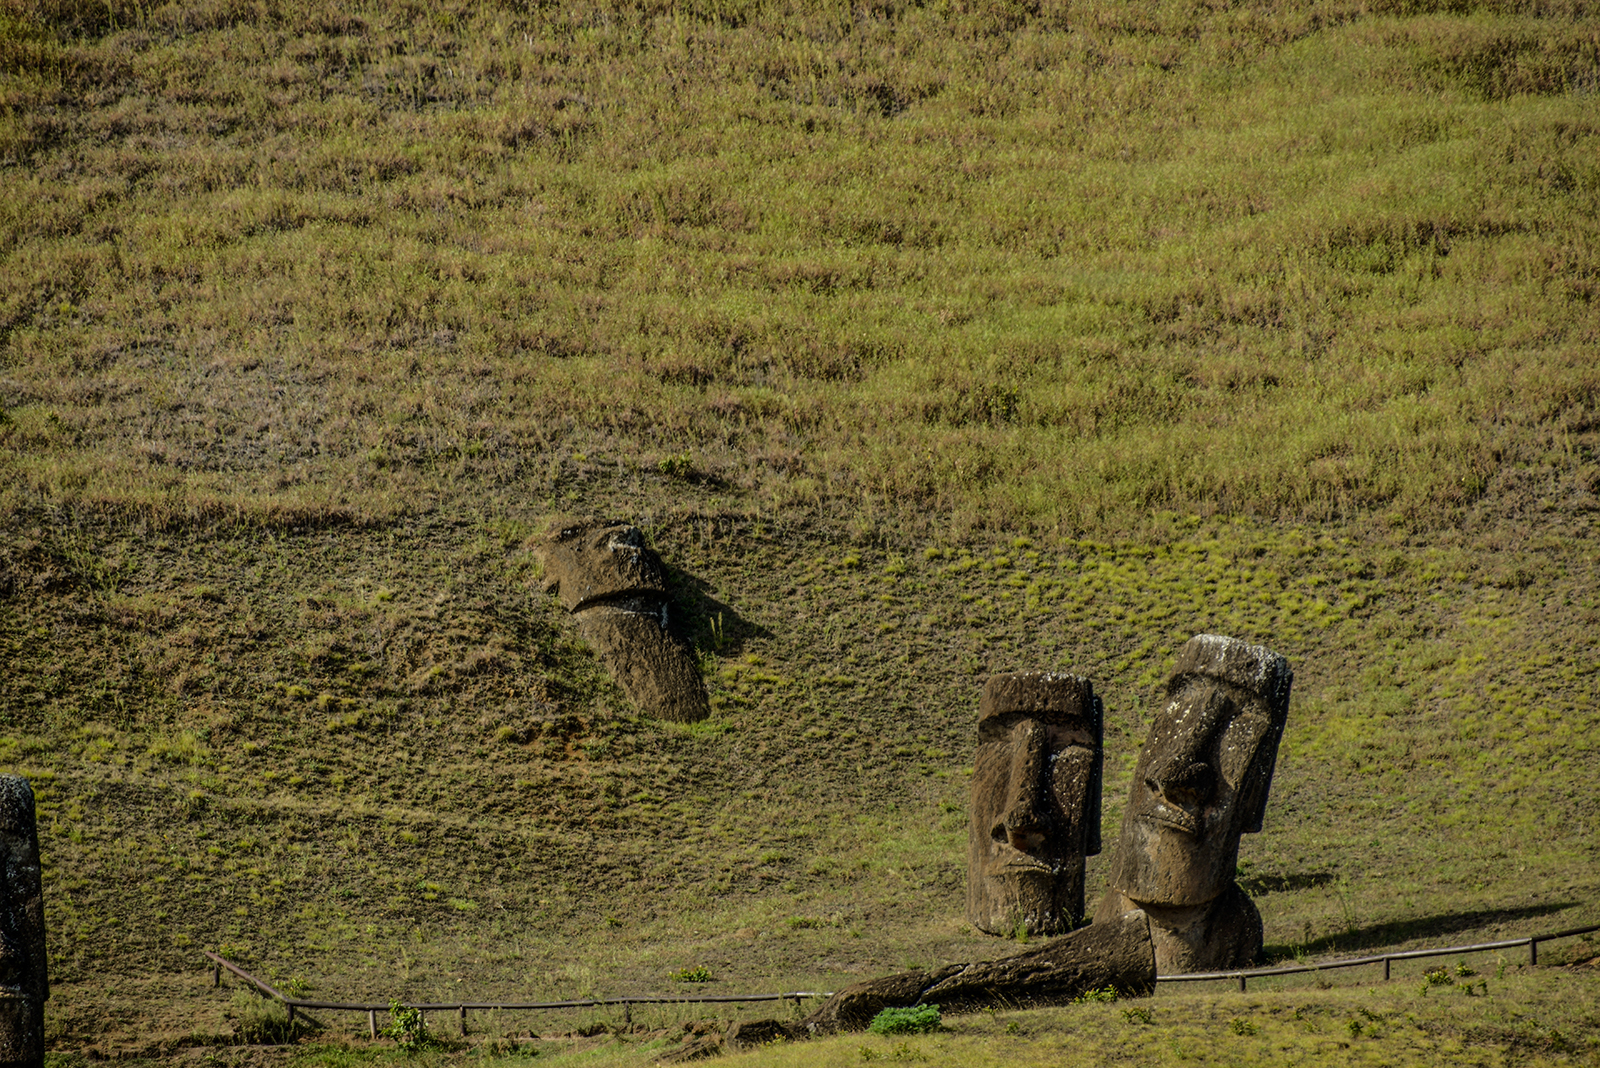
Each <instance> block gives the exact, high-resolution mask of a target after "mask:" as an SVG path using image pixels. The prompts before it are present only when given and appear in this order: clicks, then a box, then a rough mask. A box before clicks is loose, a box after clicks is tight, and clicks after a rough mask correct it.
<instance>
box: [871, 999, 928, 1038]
mask: <svg viewBox="0 0 1600 1068" xmlns="http://www.w3.org/2000/svg"><path fill="white" fill-rule="evenodd" d="M943 1027H944V1023H943V1021H941V1020H940V1018H939V1006H937V1005H912V1006H910V1007H909V1008H903V1009H896V1008H888V1009H884V1010H883V1011H882V1012H880V1013H878V1015H876V1016H874V1017H873V1018H872V1022H871V1023H870V1024H868V1025H867V1030H868V1031H871V1032H872V1033H873V1034H875V1035H922V1034H928V1033H929V1032H932V1031H938V1030H941V1029H943Z"/></svg>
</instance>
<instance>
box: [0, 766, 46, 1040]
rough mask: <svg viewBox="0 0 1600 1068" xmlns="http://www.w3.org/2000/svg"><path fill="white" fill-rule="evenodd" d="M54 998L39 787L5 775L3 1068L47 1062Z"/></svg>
mask: <svg viewBox="0 0 1600 1068" xmlns="http://www.w3.org/2000/svg"><path fill="white" fill-rule="evenodd" d="M49 996H50V983H49V976H48V973H47V970H46V960H45V949H44V892H43V885H42V883H41V881H40V877H39V830H38V824H37V822H36V820H35V817H34V810H33V788H32V787H30V786H29V785H28V780H27V779H24V778H23V777H22V776H20V775H0V1065H13V1064H16V1065H42V1064H43V1063H44V1002H45V999H46V998H47V997H49Z"/></svg>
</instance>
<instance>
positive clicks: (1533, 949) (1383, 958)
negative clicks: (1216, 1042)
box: [1156, 923, 1600, 991]
mask: <svg viewBox="0 0 1600 1068" xmlns="http://www.w3.org/2000/svg"><path fill="white" fill-rule="evenodd" d="M1593 931H1600V923H1596V924H1591V925H1590V926H1588V927H1573V928H1570V929H1568V930H1565V931H1552V932H1551V933H1549V934H1541V935H1532V936H1531V937H1528V938H1511V939H1507V940H1506V941H1504V942H1475V943H1473V944H1471V945H1466V946H1445V947H1443V948H1441V949H1408V950H1404V951H1401V952H1398V953H1379V954H1376V955H1374V956H1370V957H1346V958H1345V959H1343V960H1328V961H1320V962H1318V963H1315V964H1285V965H1280V966H1278V967H1273V968H1247V969H1240V970H1235V971H1226V972H1189V973H1187V974H1184V975H1158V976H1156V982H1158V983H1203V982H1208V981H1212V980H1217V979H1235V980H1237V981H1238V983H1239V989H1240V990H1241V991H1242V990H1244V989H1245V983H1246V981H1247V980H1250V979H1256V978H1264V977H1266V976H1269V975H1294V974H1296V973H1298V972H1325V971H1332V970H1334V969H1336V968H1359V967H1361V966H1362V965H1364V964H1382V965H1383V977H1384V978H1385V979H1388V978H1389V964H1390V962H1391V961H1397V960H1417V959H1419V958H1422V957H1448V956H1454V955H1456V954H1458V953H1480V952H1483V951H1484V950H1490V949H1515V948H1517V947H1518V946H1527V947H1528V963H1529V964H1538V963H1539V943H1540V942H1553V941H1555V940H1556V939H1558V938H1574V937H1576V936H1578V935H1584V934H1589V933H1591V932H1593Z"/></svg>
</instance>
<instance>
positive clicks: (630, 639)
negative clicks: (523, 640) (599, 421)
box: [538, 519, 711, 723]
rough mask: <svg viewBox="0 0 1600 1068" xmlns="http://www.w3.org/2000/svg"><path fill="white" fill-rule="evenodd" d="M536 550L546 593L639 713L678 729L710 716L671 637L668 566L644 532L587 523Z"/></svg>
mask: <svg viewBox="0 0 1600 1068" xmlns="http://www.w3.org/2000/svg"><path fill="white" fill-rule="evenodd" d="M538 552H539V555H540V556H541V558H542V559H543V561H544V590H545V592H546V593H552V594H555V596H556V598H557V599H558V600H559V601H560V602H561V605H562V607H564V608H566V610H567V611H568V612H571V613H572V615H573V618H574V619H575V620H576V621H577V624H578V633H579V634H581V635H582V636H583V639H584V640H585V641H587V642H588V643H589V644H590V645H592V646H593V647H594V649H595V651H596V652H597V653H598V654H599V655H600V659H601V660H602V661H604V662H605V664H606V666H607V667H608V668H609V669H610V671H611V674H612V677H613V678H615V679H616V680H617V682H618V683H619V684H620V685H621V686H622V689H623V690H624V691H625V692H626V693H627V694H628V697H629V698H630V699H632V701H633V703H634V704H636V705H637V706H638V707H639V710H640V711H641V712H643V713H645V714H646V715H649V716H656V717H658V718H660V719H667V720H673V721H676V722H680V723H693V722H695V721H697V720H702V719H705V718H706V717H707V716H708V715H710V714H711V704H710V699H709V697H708V696H707V695H706V687H705V681H704V680H703V679H702V678H701V677H700V665H699V663H698V661H696V659H695V657H694V655H693V653H692V652H691V651H690V650H689V648H688V647H687V646H686V645H684V643H683V642H682V641H680V640H679V639H678V638H676V637H675V636H674V635H673V633H672V628H671V621H670V620H669V619H668V613H667V604H668V590H667V569H666V565H665V564H663V563H662V561H661V557H660V556H658V555H657V554H656V552H655V550H653V549H651V548H650V546H649V544H648V543H647V542H646V541H645V536H644V532H643V531H641V530H640V529H639V528H638V527H636V526H633V525H632V524H629V523H623V522H619V521H616V520H605V519H601V520H585V521H580V522H577V523H572V524H568V525H566V526H563V527H562V528H560V529H559V530H557V531H556V532H555V533H554V534H552V535H551V536H550V537H549V538H548V539H546V540H545V541H544V543H543V544H542V545H540V546H539V547H538Z"/></svg>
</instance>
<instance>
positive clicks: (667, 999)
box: [202, 923, 1600, 1038]
mask: <svg viewBox="0 0 1600 1068" xmlns="http://www.w3.org/2000/svg"><path fill="white" fill-rule="evenodd" d="M1595 931H1600V923H1597V924H1591V925H1589V926H1587V927H1572V928H1568V929H1567V930H1563V931H1552V932H1550V933H1549V934H1540V935H1532V936H1530V937H1527V938H1512V939H1507V940H1505V941H1501V942H1474V943H1472V944H1470V945H1463V946H1444V947H1441V948H1439V949H1409V950H1402V951H1398V952H1394V953H1379V954H1375V955H1372V956H1367V957H1347V958H1344V959H1341V960H1330V961H1320V962H1318V963H1314V964H1288V965H1280V966H1277V967H1272V968H1246V969H1237V970H1233V971H1223V972H1189V973H1186V974H1183V975H1158V976H1156V982H1157V983H1203V982H1210V981H1216V980H1224V979H1226V980H1234V981H1236V982H1237V983H1238V984H1239V989H1240V990H1241V991H1243V990H1244V989H1245V986H1246V983H1247V982H1248V980H1250V979H1257V978H1266V977H1268V976H1274V975H1295V974H1298V973H1304V972H1320V971H1332V970H1335V969H1339V968H1359V967H1361V966H1363V965H1369V964H1382V965H1383V977H1384V979H1388V978H1389V975H1390V970H1389V968H1390V964H1391V962H1393V961H1397V960H1418V959H1421V958H1424V957H1448V956H1455V955H1458V954H1462V953H1481V952H1484V951H1488V950H1495V949H1515V948H1518V947H1521V946H1527V947H1528V963H1529V964H1538V963H1539V943H1541V942H1553V941H1555V940H1556V939H1559V938H1575V937H1577V936H1578V935H1585V934H1590V933H1593V932H1595ZM202 952H203V953H205V955H206V957H207V958H209V959H210V960H211V962H212V965H213V971H212V980H211V985H212V986H220V985H221V984H222V973H223V972H224V971H227V972H229V973H231V974H233V975H236V976H238V977H239V978H240V979H242V980H244V981H245V982H246V983H249V984H250V985H251V986H252V987H253V988H254V989H255V992H256V993H258V994H260V995H261V996H262V997H265V998H271V999H273V1000H275V1001H278V1002H280V1003H282V1004H283V1006H284V1008H285V1010H286V1011H287V1012H288V1016H289V1022H290V1023H293V1022H294V1020H295V1017H296V1014H297V1013H300V1014H304V1013H305V1011H306V1010H310V1009H316V1010H319V1011H327V1012H364V1013H366V1014H367V1030H368V1032H369V1033H370V1034H371V1035H372V1037H373V1038H376V1037H378V1013H380V1012H384V1013H386V1012H388V1011H389V1010H390V1009H391V1008H392V1007H394V1006H395V1005H396V1004H398V1005H399V1006H400V1007H401V1008H406V1009H416V1010H417V1011H419V1012H421V1013H424V1014H426V1013H429V1012H453V1013H455V1014H456V1019H457V1021H458V1023H459V1025H460V1028H461V1033H462V1034H463V1035H465V1034H466V1033H467V1013H468V1012H469V1011H474V1012H492V1011H509V1012H539V1011H544V1010H554V1009H590V1008H602V1007H607V1006H612V1005H621V1006H622V1008H623V1016H624V1019H625V1020H626V1021H627V1022H628V1023H632V1022H633V1006H635V1005H683V1004H743V1003H753V1002H759V1001H793V1002H794V1004H795V1010H796V1011H799V1009H800V1006H801V1003H802V1002H803V1001H804V1000H805V999H807V998H827V997H832V996H833V991H831V990H791V991H787V992H784V993H780V994H682V995H657V994H638V995H633V994H630V995H627V996H624V997H612V998H588V999H584V1000H579V1001H441V1002H423V1001H415V1002H412V1001H389V1002H384V1003H382V1004H376V1003H371V1002H356V1001H313V1000H309V999H306V998H291V997H289V996H288V995H286V994H284V993H283V992H282V991H280V990H278V989H277V988H276V987H274V986H272V985H271V984H269V983H266V982H264V981H263V980H261V979H259V978H257V977H256V976H254V975H251V974H250V973H249V972H247V971H245V970H244V969H243V968H241V967H239V966H238V965H237V964H234V963H233V962H232V961H230V960H227V959H226V958H224V957H222V956H221V955H219V954H216V953H213V952H211V951H210V950H202ZM424 1019H426V1017H425V1016H424ZM307 1020H308V1022H310V1017H309V1016H308V1017H307Z"/></svg>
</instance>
